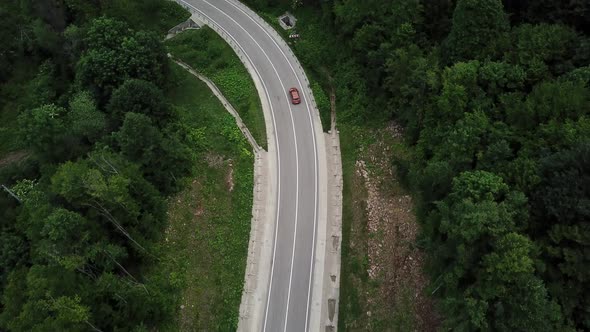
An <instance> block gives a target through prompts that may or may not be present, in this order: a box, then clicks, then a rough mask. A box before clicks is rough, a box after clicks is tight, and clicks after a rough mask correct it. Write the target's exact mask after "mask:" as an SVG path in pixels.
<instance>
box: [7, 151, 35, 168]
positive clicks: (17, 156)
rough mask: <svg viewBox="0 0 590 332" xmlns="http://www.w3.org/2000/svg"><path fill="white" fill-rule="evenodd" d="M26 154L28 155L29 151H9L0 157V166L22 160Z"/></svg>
mask: <svg viewBox="0 0 590 332" xmlns="http://www.w3.org/2000/svg"><path fill="white" fill-rule="evenodd" d="M28 156H29V153H28V152H27V151H14V152H10V153H8V154H7V155H5V156H4V157H3V158H2V159H0V168H2V167H5V166H8V165H9V164H12V163H16V162H19V161H21V160H24V159H25V158H27V157H28Z"/></svg>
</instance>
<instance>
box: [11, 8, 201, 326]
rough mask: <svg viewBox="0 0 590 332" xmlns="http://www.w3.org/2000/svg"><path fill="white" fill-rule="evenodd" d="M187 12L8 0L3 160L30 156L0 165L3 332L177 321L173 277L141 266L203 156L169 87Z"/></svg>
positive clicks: (147, 262)
mask: <svg viewBox="0 0 590 332" xmlns="http://www.w3.org/2000/svg"><path fill="white" fill-rule="evenodd" d="M186 17H188V13H186V12H185V11H184V10H183V9H182V8H180V7H179V6H178V5H176V4H175V3H172V2H166V1H159V0H149V1H143V0H142V1H134V0H125V1H122V0H121V1H119V0H117V1H86V0H79V1H78V0H71V1H54V0H42V1H37V0H35V1H32V0H10V1H2V3H1V4H0V35H1V38H2V40H3V42H2V43H1V45H0V71H1V72H0V84H1V90H0V91H1V95H0V101H1V102H2V104H1V106H2V107H1V109H2V112H3V113H2V116H3V122H4V123H3V124H2V125H3V126H4V125H7V124H8V122H10V121H12V119H14V121H13V122H12V124H11V125H10V128H3V130H7V129H12V131H10V132H9V133H8V135H4V134H5V133H6V131H3V144H2V146H3V150H2V157H4V156H6V155H10V154H9V153H7V152H8V151H10V150H14V149H16V150H22V151H27V154H28V157H27V158H25V160H21V161H20V162H15V163H12V164H8V165H3V166H4V167H0V183H2V184H3V185H5V186H6V187H4V189H5V190H3V191H2V194H1V195H0V262H1V264H0V293H1V294H2V297H1V305H0V330H2V331H148V330H153V329H154V328H156V327H158V326H161V325H162V324H163V323H164V322H167V321H169V320H170V319H172V317H173V315H174V313H175V309H174V307H173V306H172V304H174V303H175V302H174V299H173V298H172V296H174V293H172V292H171V291H170V287H171V286H170V282H169V281H168V280H158V279H155V278H152V279H148V278H145V274H144V273H143V271H144V270H145V269H147V268H148V267H149V266H150V265H153V264H154V262H155V261H157V260H158V259H159V257H157V256H156V254H155V253H154V250H153V245H154V243H156V241H158V239H160V238H161V237H162V233H163V226H164V225H165V223H166V202H165V199H166V197H168V196H169V195H171V194H173V193H175V192H177V191H178V190H180V189H181V188H182V186H183V185H184V184H183V180H182V179H183V178H185V177H186V176H188V175H190V172H191V171H192V167H191V166H192V163H193V161H194V158H196V156H195V152H194V151H193V149H191V148H189V146H191V142H190V137H189V136H190V135H188V133H187V130H186V128H185V127H184V125H183V123H181V122H180V121H179V119H178V117H177V116H176V115H175V114H176V113H175V110H174V109H171V106H170V105H169V104H168V103H167V102H166V100H165V98H164V93H163V91H165V90H166V89H168V88H169V86H170V84H171V82H172V81H171V79H170V67H169V62H168V58H167V56H166V49H165V47H164V45H163V44H162V39H163V34H164V32H166V31H167V30H168V29H169V28H170V27H172V26H174V25H176V24H177V23H179V22H181V21H182V20H184V19H186ZM8 140H10V142H8ZM5 143H10V146H8V147H6V146H7V144H5Z"/></svg>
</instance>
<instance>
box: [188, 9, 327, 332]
mask: <svg viewBox="0 0 590 332" xmlns="http://www.w3.org/2000/svg"><path fill="white" fill-rule="evenodd" d="M201 1H203V2H205V3H207V4H208V5H209V6H211V7H213V8H215V9H217V10H218V11H219V12H220V13H222V14H223V15H225V16H226V17H227V18H229V19H230V20H231V21H233V22H234V23H235V24H236V25H237V26H239V27H240V28H241V29H242V30H243V31H244V32H245V33H246V34H247V35H248V36H249V37H250V39H252V41H253V42H254V43H255V44H256V46H258V48H259V49H260V50H261V51H262V53H263V54H264V56H265V57H266V59H267V60H268V62H269V63H270V64H271V66H272V68H273V70H274V72H275V74H276V75H277V78H278V80H279V82H280V84H281V87H282V89H283V92H284V94H285V98H286V100H287V105H288V107H289V116H290V118H291V125H292V128H293V139H294V142H295V161H296V165H297V166H296V168H295V169H296V188H295V192H296V196H295V231H294V234H293V250H292V253H291V264H290V272H289V287H288V291H287V308H286V312H285V325H284V331H286V330H287V321H288V316H289V302H290V297H291V285H292V280H293V265H294V260H295V246H296V240H297V225H298V221H299V218H298V212H299V148H298V146H297V133H296V131H295V121H294V120H293V114H292V108H291V104H290V102H289V97H288V94H287V89H286V87H285V84H284V83H283V80H282V79H281V76H280V75H279V72H278V70H277V69H276V67H275V65H274V63H273V62H272V60H271V59H270V57H269V56H268V54H267V53H266V52H265V51H264V49H263V48H262V46H260V44H259V43H258V41H256V39H255V38H254V37H253V36H252V35H251V34H250V33H249V32H248V31H247V30H246V29H245V28H244V27H243V26H242V25H241V24H239V23H238V22H237V21H236V20H234V19H233V18H232V17H230V16H229V15H228V14H227V13H225V12H223V11H222V10H221V9H219V8H218V7H216V6H214V5H212V4H211V3H210V2H208V1H207V0H201ZM183 2H185V1H183ZM185 3H186V2H185ZM230 5H232V6H233V4H231V3H230ZM191 7H193V8H194V6H191ZM197 10H198V9H197ZM198 11H199V12H201V13H202V14H203V15H204V16H206V17H207V18H208V19H209V20H211V21H212V22H215V21H214V20H213V19H211V17H209V16H208V15H206V14H205V13H203V12H202V11H200V10H198ZM240 11H241V10H240ZM242 13H244V12H243V11H242ZM244 14H245V13H244ZM246 16H248V15H246ZM248 18H250V16H248ZM250 19H251V18H250ZM215 23H216V24H217V25H218V26H219V27H220V28H221V29H222V30H223V31H224V32H225V33H226V34H227V35H228V36H230V37H231V38H232V39H233V40H234V42H236V44H238V45H239V43H238V42H237V41H236V39H235V38H234V37H233V36H232V35H231V34H230V33H229V32H227V30H225V29H223V28H222V27H221V26H220V25H219V24H218V23H217V22H215ZM258 26H260V25H258ZM263 31H264V30H263ZM264 32H265V34H267V35H268V33H267V32H266V31H264ZM273 42H274V40H273ZM274 43H275V45H276V42H274ZM240 48H241V49H242V51H243V52H244V53H246V52H245V50H244V49H243V48H242V47H241V46H240ZM279 51H281V53H282V54H283V55H285V54H284V53H283V51H282V50H281V49H280V48H279ZM248 58H249V57H248ZM249 59H250V58H249ZM250 60H251V59H250ZM251 63H252V66H253V67H254V63H253V62H252V61H251ZM287 63H288V64H289V66H290V67H291V70H293V73H294V74H295V78H296V79H297V81H298V83H299V86H300V87H303V85H302V84H301V81H300V80H299V77H297V73H296V72H295V71H294V69H293V66H292V65H291V64H290V62H289V61H288V59H287ZM260 78H261V81H262V77H261V76H260ZM304 93H305V91H304ZM304 99H305V104H306V107H307V111H308V114H310V110H309V104H308V102H307V98H304ZM310 120H311V115H310ZM275 129H276V123H275ZM312 136H313V141H314V152H315V149H316V146H315V132H314V131H313V126H312ZM275 138H276V136H275ZM277 147H278V143H277ZM315 156H316V158H314V162H315V183H316V191H315V208H314V234H313V242H314V244H313V247H312V257H311V259H312V264H313V251H314V247H315V228H316V219H317V216H316V211H317V153H316V154H315ZM279 183H280V179H279ZM277 215H278V212H277ZM278 226H279V223H278V216H277V222H276V228H275V243H274V248H273V262H272V264H271V278H270V286H269V292H268V298H267V303H266V310H265V317H264V328H263V331H266V324H267V321H268V306H269V304H270V296H271V292H272V276H273V274H274V262H275V257H276V256H275V254H276V245H277V243H276V239H277V233H278ZM311 270H313V269H311ZM310 276H311V271H310ZM309 287H310V288H311V278H310V286H309ZM308 312H309V289H308V303H307V309H306V317H305V318H306V323H305V326H306V329H307V315H308Z"/></svg>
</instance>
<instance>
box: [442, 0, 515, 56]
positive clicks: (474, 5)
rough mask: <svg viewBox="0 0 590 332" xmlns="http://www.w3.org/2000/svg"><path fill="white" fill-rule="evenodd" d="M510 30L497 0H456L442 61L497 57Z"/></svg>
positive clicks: (502, 8) (500, 4) (501, 6)
mask: <svg viewBox="0 0 590 332" xmlns="http://www.w3.org/2000/svg"><path fill="white" fill-rule="evenodd" d="M509 29H510V26H509V23H508V18H507V16H506V13H504V7H503V5H502V2H501V1H500V0H458V1H457V7H456V8H455V11H454V13H453V25H452V28H451V32H450V34H449V36H448V37H447V39H446V41H445V43H444V52H445V54H446V56H445V58H446V61H445V62H447V63H454V62H457V61H461V60H471V59H477V60H484V59H486V58H488V57H489V58H492V59H496V58H497V57H498V56H499V55H501V54H502V50H503V49H504V47H505V44H506V41H507V40H506V38H507V36H508V35H507V33H508V31H509Z"/></svg>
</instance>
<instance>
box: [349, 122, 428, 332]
mask: <svg viewBox="0 0 590 332" xmlns="http://www.w3.org/2000/svg"><path fill="white" fill-rule="evenodd" d="M375 136H376V137H375V140H374V141H373V143H372V144H369V145H368V147H367V148H366V149H364V151H363V152H361V153H360V155H359V159H358V160H357V161H356V163H355V178H356V179H355V180H354V182H355V183H359V182H360V183H362V186H363V187H364V189H365V191H366V199H365V202H364V204H361V205H360V206H361V208H364V214H365V218H366V222H365V223H363V222H359V221H356V222H353V227H352V229H351V233H352V234H351V242H350V246H351V250H352V251H355V250H358V249H363V250H366V258H367V263H366V273H367V275H368V280H367V281H366V282H365V283H364V284H365V285H363V287H366V290H365V291H364V292H363V293H364V294H362V295H364V296H363V297H365V299H364V301H363V300H361V301H360V303H361V304H363V306H364V309H363V311H362V314H363V316H364V319H363V320H366V325H365V326H364V327H363V328H364V329H366V330H369V331H420V332H422V331H426V332H428V331H436V330H437V328H438V327H439V325H440V319H439V317H438V315H437V314H436V312H435V310H434V304H433V301H432V300H431V299H430V297H429V296H428V294H427V293H426V287H427V285H428V282H429V279H428V278H427V276H425V275H424V273H423V265H424V254H423V253H422V252H421V251H420V250H419V249H418V248H416V246H415V245H414V243H415V241H416V237H417V236H418V233H419V224H418V222H417V220H416V217H415V213H414V202H413V200H412V197H411V196H410V195H409V194H408V193H407V192H406V191H405V190H404V188H403V187H402V186H401V184H400V183H399V180H398V178H397V174H396V171H395V168H394V167H393V166H392V163H391V161H392V158H393V156H394V154H395V153H397V152H398V149H396V144H400V143H401V139H402V130H401V128H400V127H399V126H397V125H395V124H394V123H392V124H390V125H389V126H388V127H387V129H386V130H384V131H381V132H379V133H376V134H375ZM354 203H355V205H356V204H359V203H360V202H358V201H356V200H355V202H354ZM358 217H359V216H358V215H357V216H355V217H354V218H355V219H356V218H358ZM362 226H364V227H365V229H364V230H360V229H358V227H362ZM355 227H356V228H357V229H355ZM355 233H356V234H358V235H357V236H355ZM363 233H364V234H366V236H362V234H363ZM358 241H365V243H362V244H361V243H357V242H358ZM358 327H359V328H360V326H358Z"/></svg>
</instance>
